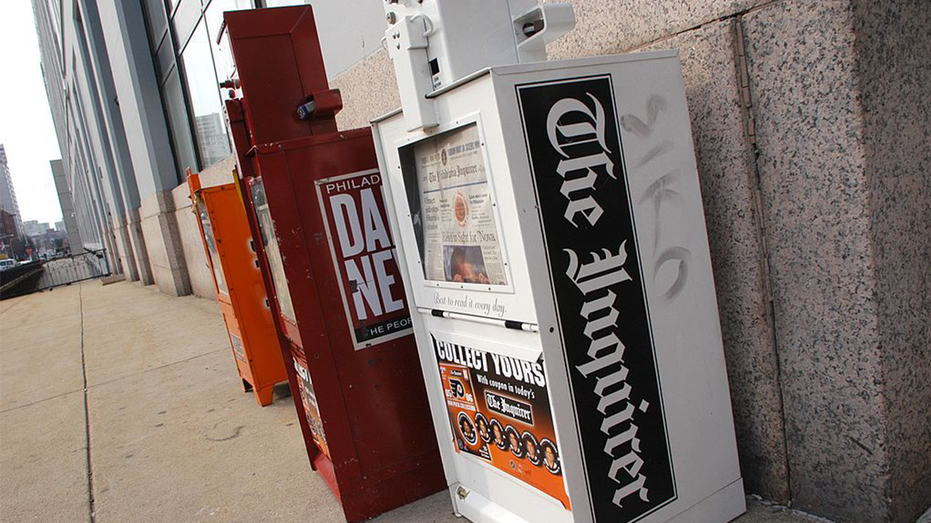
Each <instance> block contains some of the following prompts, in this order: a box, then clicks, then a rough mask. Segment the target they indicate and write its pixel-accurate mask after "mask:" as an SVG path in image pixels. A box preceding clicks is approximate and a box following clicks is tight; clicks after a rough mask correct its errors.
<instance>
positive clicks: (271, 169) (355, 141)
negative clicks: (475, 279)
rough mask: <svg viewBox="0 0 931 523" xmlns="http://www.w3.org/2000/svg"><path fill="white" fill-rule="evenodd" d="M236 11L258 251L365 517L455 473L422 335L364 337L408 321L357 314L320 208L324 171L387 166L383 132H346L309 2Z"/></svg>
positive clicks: (289, 345) (241, 149)
mask: <svg viewBox="0 0 931 523" xmlns="http://www.w3.org/2000/svg"><path fill="white" fill-rule="evenodd" d="M225 20H226V24H227V30H228V31H229V37H230V46H231V48H232V52H233V56H234V59H235V61H236V64H237V67H238V71H239V75H240V82H239V85H238V90H237V94H238V95H241V98H238V99H234V100H230V101H229V102H227V112H228V116H229V122H230V128H231V131H232V136H233V140H234V142H235V145H236V152H237V157H238V160H239V164H240V172H241V174H242V177H243V184H242V189H243V197H244V201H246V206H247V208H248V214H249V217H250V222H251V226H252V229H253V235H254V237H255V238H256V239H257V241H256V244H257V245H262V241H261V234H262V233H263V231H264V232H265V234H266V237H265V241H266V242H267V243H266V244H265V247H264V248H263V249H258V250H260V251H262V252H261V253H260V256H259V258H260V263H261V265H262V267H263V275H264V278H265V283H266V287H267V289H268V293H269V296H270V297H274V298H275V300H274V301H275V306H274V309H275V312H276V314H277V316H278V322H276V325H277V327H278V332H279V335H280V336H281V338H282V339H283V341H284V343H283V344H282V348H283V352H284V355H285V357H286V360H288V361H290V362H291V363H293V365H288V375H289V382H290V384H291V390H292V393H293V396H294V401H295V407H296V408H297V410H298V412H299V416H300V418H301V428H302V431H303V433H304V439H305V443H306V445H307V449H308V456H309V457H310V461H311V464H312V465H313V467H314V469H315V470H317V471H318V472H319V473H320V474H321V476H322V477H323V478H324V480H325V481H326V482H327V484H328V485H329V486H330V488H331V489H332V490H333V492H334V494H335V495H336V496H337V498H338V499H339V500H340V502H341V503H342V505H343V509H344V512H345V514H346V518H347V519H348V520H349V521H350V522H354V521H362V520H364V519H368V518H370V517H373V516H376V515H378V514H380V513H382V512H385V511H387V510H391V509H393V508H396V507H398V506H401V505H404V504H406V503H409V502H411V501H414V500H416V499H419V498H421V497H424V496H426V495H429V494H432V493H434V492H437V491H439V490H442V489H443V488H444V487H445V486H446V481H445V477H444V474H443V470H442V465H441V463H440V456H439V451H438V448H437V445H436V440H435V436H434V430H433V424H432V419H431V416H430V408H429V405H428V403H427V398H426V392H425V387H424V383H423V377H422V374H421V372H420V363H419V360H418V356H417V351H416V346H415V342H414V339H413V336H412V335H411V334H409V333H408V334H406V335H402V333H396V334H398V335H400V337H398V336H395V337H391V336H388V337H382V338H379V337H375V338H370V339H368V340H363V341H362V342H361V343H360V334H359V332H361V330H359V329H360V327H365V326H366V325H374V327H373V328H378V325H389V324H391V325H400V323H397V322H396V320H398V318H397V316H390V315H389V316H384V318H387V319H386V320H385V322H383V323H381V324H379V323H377V322H374V323H369V324H367V323H365V322H363V321H361V320H360V318H359V312H358V309H356V312H355V313H354V316H355V317H352V316H353V314H352V313H350V310H351V309H350V307H353V306H355V302H354V301H353V293H354V292H355V291H357V290H358V288H357V287H355V286H354V285H355V284H354V283H352V282H350V281H349V280H348V279H347V278H346V277H343V278H342V280H341V279H340V278H341V274H342V276H345V275H344V273H341V272H338V271H343V270H345V268H344V267H342V266H341V267H340V269H337V267H336V265H335V263H344V262H345V260H342V259H338V257H336V256H334V252H335V249H337V248H338V247H332V249H333V250H331V244H330V241H329V239H328V234H327V233H328V225H330V226H332V225H334V224H335V222H334V221H332V216H331V217H330V221H329V222H327V217H326V213H327V212H329V209H331V207H326V206H325V207H324V208H321V205H320V198H319V197H318V192H317V191H318V189H317V182H318V181H321V180H326V179H331V178H334V177H338V176H341V175H349V174H352V173H363V172H368V173H370V174H371V173H373V172H375V173H377V168H378V162H377V160H376V156H375V148H374V145H373V142H372V136H371V131H370V130H369V129H357V130H351V131H343V132H338V131H337V127H336V122H335V118H334V115H335V113H336V111H338V109H339V107H340V106H341V101H340V99H339V96H338V92H337V91H331V90H330V89H329V86H328V84H327V81H326V73H325V71H324V68H323V62H322V58H321V55H320V51H319V46H318V44H317V36H316V29H315V27H314V23H313V16H312V10H311V8H310V7H308V6H301V7H293V8H282V9H268V10H255V11H246V12H238V13H226V15H225ZM289 46H290V47H289ZM284 69H287V70H284ZM310 100H314V101H315V102H318V107H320V108H321V110H320V111H318V112H316V113H313V114H312V116H311V118H309V119H308V120H303V121H302V120H299V119H298V117H297V108H298V106H300V105H301V104H304V103H306V102H308V101H310ZM368 180H369V182H373V181H374V180H376V178H374V177H370V178H369V179H368ZM374 194H375V193H374V192H373V193H370V194H368V195H367V196H369V197H373V195H374ZM253 197H257V199H253ZM353 197H355V196H353ZM378 197H379V198H380V197H381V196H380V193H378ZM257 202H258V203H257ZM370 207H371V206H370ZM375 207H377V210H378V212H381V213H383V212H384V206H383V205H381V206H375ZM375 207H372V208H375ZM369 218H371V216H369ZM361 219H366V217H365V216H362V218H361ZM381 220H382V221H383V222H384V225H385V226H387V217H386V216H384V215H382V216H381ZM330 232H331V233H332V231H330ZM387 234H388V235H389V241H390V231H389V232H387ZM375 245H377V247H378V249H379V250H381V251H384V249H383V247H384V246H383V245H381V244H375ZM365 255H366V254H361V255H359V256H365ZM379 260H380V262H381V264H382V265H381V266H380V267H381V268H382V269H384V271H383V274H391V275H397V278H396V280H397V281H396V283H397V285H395V286H391V285H390V282H388V284H386V285H387V286H388V287H391V289H389V290H388V291H387V292H388V293H399V294H392V296H393V299H401V300H403V286H401V285H400V276H399V273H398V271H397V270H396V268H392V267H390V264H393V263H396V262H395V260H394V258H391V259H387V258H386V257H385V256H384V253H383V252H382V254H381V255H380V258H379ZM386 267H388V268H387V269H386ZM363 283H364V282H363ZM368 290H370V291H372V288H369V289H368ZM373 293H374V291H373ZM374 296H375V295H374V294H370V295H369V299H372V300H374V299H376V298H374ZM382 297H384V294H382ZM369 312H371V313H372V314H373V315H374V313H375V312H378V311H376V310H375V309H371V308H370V309H369ZM381 312H384V311H381ZM392 312H395V311H392ZM395 314H396V312H395ZM373 317H374V316H373ZM405 317H406V315H405ZM391 322H394V323H391ZM351 326H354V327H356V329H357V330H356V331H354V330H353V329H352V328H351ZM392 328H393V327H392ZM389 338H391V339H389ZM382 340H387V341H382ZM357 349H358V350H357ZM295 369H297V371H295ZM317 412H319V415H317Z"/></svg>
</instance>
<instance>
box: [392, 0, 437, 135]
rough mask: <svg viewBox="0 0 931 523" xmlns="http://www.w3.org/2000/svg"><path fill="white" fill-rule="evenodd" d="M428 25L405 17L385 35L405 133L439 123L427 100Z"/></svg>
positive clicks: (417, 18)
mask: <svg viewBox="0 0 931 523" xmlns="http://www.w3.org/2000/svg"><path fill="white" fill-rule="evenodd" d="M427 21H429V19H428V18H427V17H426V16H425V15H422V14H418V15H414V16H404V17H401V18H400V19H399V20H397V22H395V23H394V24H393V25H391V26H389V27H388V30H387V31H386V32H385V35H386V38H385V46H386V47H387V48H388V53H389V54H390V55H391V59H392V60H393V61H394V72H395V75H396V76H397V79H398V90H399V92H400V95H401V104H402V105H403V107H404V120H405V122H406V123H407V130H408V131H415V130H417V129H421V128H430V127H436V125H437V122H438V120H437V115H436V108H435V107H434V105H433V104H434V102H433V100H429V99H427V98H426V95H427V93H429V92H431V91H432V90H433V73H432V72H431V70H430V64H429V60H428V59H427V36H429V33H430V32H432V30H433V25H432V23H429V24H428V23H426V22H427ZM428 25H429V26H430V27H427V26H428Z"/></svg>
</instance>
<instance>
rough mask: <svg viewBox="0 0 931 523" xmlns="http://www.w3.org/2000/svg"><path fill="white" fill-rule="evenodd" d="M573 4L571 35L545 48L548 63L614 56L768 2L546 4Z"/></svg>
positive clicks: (589, 0) (594, 0)
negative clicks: (551, 61) (574, 18)
mask: <svg viewBox="0 0 931 523" xmlns="http://www.w3.org/2000/svg"><path fill="white" fill-rule="evenodd" d="M565 2H568V3H570V4H572V7H573V9H574V10H575V17H576V26H575V29H574V30H573V31H572V32H570V33H569V34H567V35H566V36H565V37H564V38H561V39H560V40H558V41H556V42H553V43H552V44H549V46H548V47H547V51H548V52H549V56H550V59H551V60H559V59H563V58H577V57H581V56H599V55H605V54H616V53H620V52H624V51H628V50H630V49H632V48H635V47H638V46H641V45H644V44H647V43H650V42H654V41H656V40H660V39H662V38H668V37H669V36H671V35H675V34H678V33H681V32H684V31H688V30H691V29H694V28H697V27H700V26H702V25H705V24H708V23H712V22H715V21H717V20H721V19H723V18H727V17H732V16H734V15H736V14H739V13H742V12H745V11H747V10H750V9H752V8H754V7H758V6H762V5H766V4H769V3H772V0H689V1H683V0H620V1H619V0H546V1H545V3H565Z"/></svg>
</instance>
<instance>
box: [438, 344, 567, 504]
mask: <svg viewBox="0 0 931 523" xmlns="http://www.w3.org/2000/svg"><path fill="white" fill-rule="evenodd" d="M431 338H432V340H433V348H434V350H435V353H436V356H437V362H438V366H439V373H440V379H441V381H442V383H443V393H444V395H445V397H446V410H447V412H448V414H449V422H450V424H451V426H452V431H453V436H454V440H455V441H454V443H455V447H456V451H457V452H460V453H467V454H471V455H473V456H476V457H478V458H480V459H481V460H482V461H484V462H485V463H487V464H489V465H491V466H493V467H495V468H497V469H499V470H502V471H504V472H506V473H507V474H509V475H511V476H513V477H515V478H517V479H519V480H521V481H523V482H524V483H527V484H528V485H531V486H533V487H535V488H537V489H539V490H541V491H543V492H545V493H547V494H549V495H550V496H553V497H554V498H556V499H558V500H559V501H560V502H561V503H562V504H563V506H564V507H565V508H566V509H567V510H568V509H570V506H569V496H568V495H567V494H566V487H565V483H564V481H563V475H562V465H561V463H560V459H559V447H558V446H557V444H556V431H555V429H554V424H553V413H552V409H551V407H550V400H549V395H548V393H547V383H546V373H545V372H544V369H543V362H542V360H540V361H528V360H523V359H519V358H514V357H511V356H505V355H503V354H497V353H495V352H491V351H485V350H482V349H479V348H476V347H471V346H467V345H465V344H462V343H453V342H450V341H447V340H445V339H438V338H437V337H436V336H435V335H432V334H431Z"/></svg>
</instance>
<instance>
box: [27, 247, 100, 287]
mask: <svg viewBox="0 0 931 523" xmlns="http://www.w3.org/2000/svg"><path fill="white" fill-rule="evenodd" d="M42 268H43V271H42V277H41V278H39V283H38V286H37V287H36V290H45V289H51V288H53V287H59V286H61V285H70V284H72V283H77V282H80V281H84V280H91V279H94V278H101V277H103V276H109V275H110V264H109V263H108V262H107V251H106V249H100V250H97V251H92V250H86V251H85V252H83V253H80V254H73V255H70V256H67V257H64V258H56V259H54V260H49V261H47V262H45V263H43V264H42Z"/></svg>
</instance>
